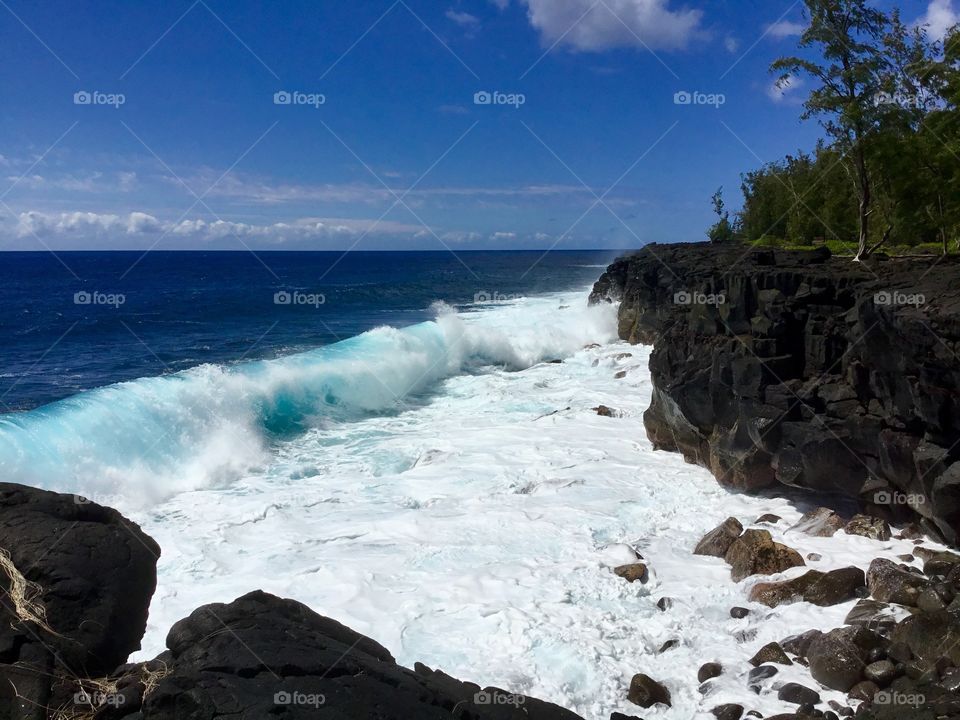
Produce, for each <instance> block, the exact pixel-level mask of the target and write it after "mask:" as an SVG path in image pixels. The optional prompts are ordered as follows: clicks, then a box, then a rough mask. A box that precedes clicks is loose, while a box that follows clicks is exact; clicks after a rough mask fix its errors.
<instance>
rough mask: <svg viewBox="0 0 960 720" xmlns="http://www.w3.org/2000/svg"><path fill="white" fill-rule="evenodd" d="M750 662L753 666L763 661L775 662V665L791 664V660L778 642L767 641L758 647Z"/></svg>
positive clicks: (761, 663) (757, 665)
mask: <svg viewBox="0 0 960 720" xmlns="http://www.w3.org/2000/svg"><path fill="white" fill-rule="evenodd" d="M749 662H750V664H751V665H753V666H754V667H760V666H761V665H763V664H764V663H776V664H777V665H793V661H792V660H791V659H790V658H788V657H787V654H786V653H785V652H784V651H783V648H782V647H780V643H775V642H772V643H767V644H766V645H764V646H763V647H762V648H760V649H759V650H758V651H757V653H756V655H754V656H753V657H752V658H750V661H749Z"/></svg>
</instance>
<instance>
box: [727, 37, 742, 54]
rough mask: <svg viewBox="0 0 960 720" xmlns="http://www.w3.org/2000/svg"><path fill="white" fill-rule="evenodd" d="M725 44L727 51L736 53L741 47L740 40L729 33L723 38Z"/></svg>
mask: <svg viewBox="0 0 960 720" xmlns="http://www.w3.org/2000/svg"><path fill="white" fill-rule="evenodd" d="M723 46H724V47H725V48H726V49H727V52H729V53H735V52H736V51H737V50H739V49H740V41H739V40H737V38H735V37H733V36H732V35H728V36H727V37H725V38H724V39H723Z"/></svg>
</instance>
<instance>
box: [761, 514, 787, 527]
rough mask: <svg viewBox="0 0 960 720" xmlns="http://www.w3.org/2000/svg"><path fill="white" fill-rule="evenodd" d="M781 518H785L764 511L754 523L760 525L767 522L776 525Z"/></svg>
mask: <svg viewBox="0 0 960 720" xmlns="http://www.w3.org/2000/svg"><path fill="white" fill-rule="evenodd" d="M781 520H783V518H782V517H780V516H779V515H773V514H772V513H764V514H763V515H761V516H760V517H758V518H757V519H756V520H754V524H755V525H759V524H760V523H766V524H768V525H776V524H777V523H778V522H780V521H781Z"/></svg>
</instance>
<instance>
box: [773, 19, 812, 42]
mask: <svg viewBox="0 0 960 720" xmlns="http://www.w3.org/2000/svg"><path fill="white" fill-rule="evenodd" d="M806 29H807V26H806V25H805V24H804V23H799V22H793V21H792V20H781V21H780V22H775V23H773V24H772V25H768V26H767V34H768V35H769V36H770V37H775V38H785V37H793V36H795V35H802V34H803V31H804V30H806Z"/></svg>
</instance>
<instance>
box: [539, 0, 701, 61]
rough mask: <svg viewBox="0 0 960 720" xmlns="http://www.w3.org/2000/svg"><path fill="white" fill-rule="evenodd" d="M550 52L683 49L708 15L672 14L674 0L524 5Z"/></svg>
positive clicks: (561, 0) (547, 0)
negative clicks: (559, 47)
mask: <svg viewBox="0 0 960 720" xmlns="http://www.w3.org/2000/svg"><path fill="white" fill-rule="evenodd" d="M523 2H525V3H526V5H527V15H528V17H529V18H530V24H531V25H533V27H534V28H536V29H537V30H538V31H539V32H540V35H541V37H542V39H543V42H544V44H546V45H547V46H550V45H553V44H554V43H558V44H563V45H566V46H568V47H570V48H572V49H574V50H580V51H588V52H600V51H603V50H609V49H611V48H617V47H644V46H646V47H649V48H652V49H668V50H672V49H678V48H683V47H685V46H686V45H687V44H688V42H689V41H690V39H691V38H692V37H693V35H694V34H695V33H696V32H697V30H698V29H699V25H700V20H701V18H702V17H703V12H702V11H700V10H687V9H684V10H671V9H670V7H669V4H670V0H602V2H597V0H523Z"/></svg>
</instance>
